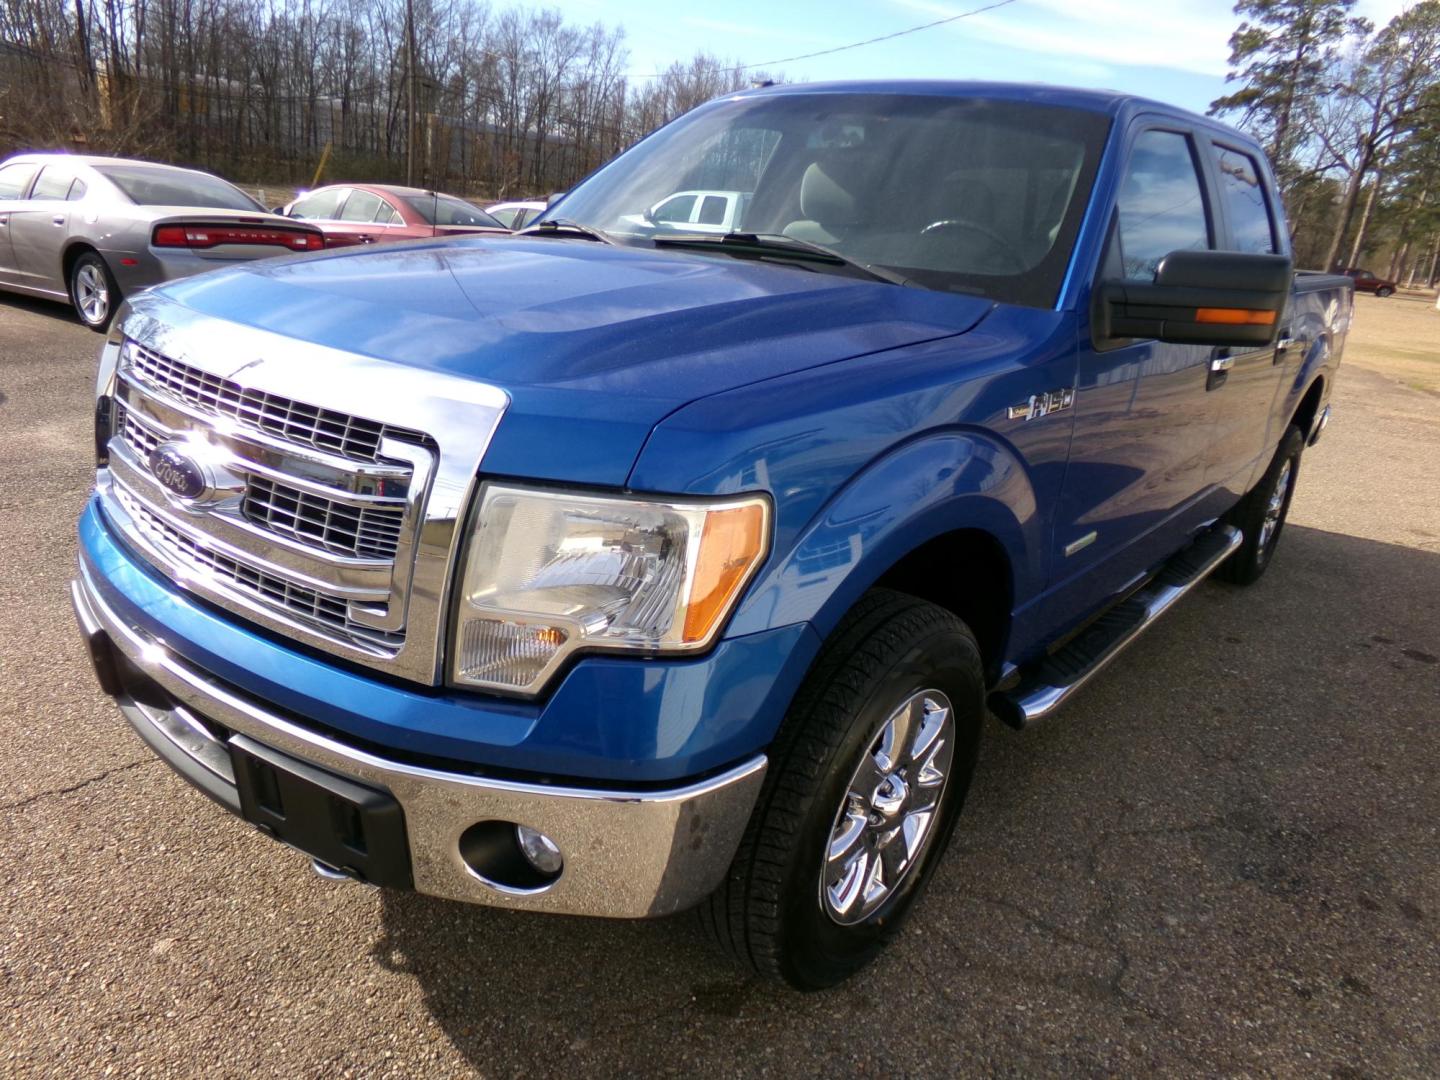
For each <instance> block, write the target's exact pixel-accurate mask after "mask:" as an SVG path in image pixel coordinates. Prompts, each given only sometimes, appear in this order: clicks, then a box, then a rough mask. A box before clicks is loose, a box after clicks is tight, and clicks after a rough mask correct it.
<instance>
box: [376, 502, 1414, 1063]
mask: <svg viewBox="0 0 1440 1080" xmlns="http://www.w3.org/2000/svg"><path fill="white" fill-rule="evenodd" d="M1411 531H1412V532H1416V535H1415V537H1414V543H1415V545H1416V546H1414V547H1408V546H1401V545H1396V544H1386V543H1380V542H1376V541H1371V540H1366V539H1361V538H1358V537H1353V536H1346V535H1340V534H1336V533H1328V532H1323V531H1320V530H1316V529H1309V528H1303V527H1299V526H1295V525H1291V526H1290V527H1288V528H1287V531H1286V534H1285V537H1284V542H1283V543H1282V545H1281V549H1280V551H1279V553H1278V554H1277V556H1276V561H1275V564H1274V565H1273V566H1272V568H1271V571H1270V573H1269V574H1268V575H1267V576H1266V578H1265V579H1264V580H1262V581H1261V582H1260V583H1259V584H1258V585H1257V586H1255V587H1253V588H1251V589H1248V590H1241V589H1236V588H1232V587H1229V586H1223V585H1218V584H1207V585H1206V586H1204V587H1202V588H1200V589H1197V590H1196V591H1195V593H1194V594H1192V596H1191V597H1189V598H1187V599H1186V600H1185V602H1184V603H1182V604H1180V605H1179V606H1178V607H1177V608H1176V609H1175V610H1174V611H1173V612H1172V613H1171V614H1169V615H1168V616H1167V617H1166V618H1165V619H1164V620H1162V621H1161V622H1160V623H1159V624H1157V625H1156V626H1155V627H1154V628H1153V629H1152V630H1151V631H1150V632H1149V633H1148V634H1146V635H1145V636H1144V637H1143V638H1142V639H1141V640H1140V641H1139V642H1138V643H1137V644H1136V645H1135V646H1134V647H1133V648H1131V649H1130V650H1129V651H1128V652H1127V653H1125V654H1124V655H1123V656H1122V657H1120V658H1118V659H1117V660H1116V661H1115V663H1114V664H1113V665H1111V667H1110V668H1109V669H1108V670H1107V671H1106V672H1104V673H1103V674H1102V675H1101V676H1100V677H1099V678H1098V679H1097V680H1096V681H1095V683H1094V684H1093V685H1092V686H1090V687H1087V689H1086V690H1085V692H1084V693H1083V694H1082V695H1081V696H1080V698H1079V700H1077V701H1076V702H1075V704H1074V705H1073V706H1071V707H1069V708H1068V709H1067V712H1066V715H1065V716H1063V717H1061V718H1058V719H1056V720H1055V721H1054V722H1051V723H1049V724H1048V725H1045V726H1039V727H1036V728H1034V729H1032V730H1030V731H1027V732H1024V733H1021V734H1020V735H1018V736H1017V735H1015V734H1013V733H1009V732H1006V731H1005V730H1004V729H1002V728H1000V727H999V726H998V725H997V724H995V723H994V722H993V721H992V722H991V723H990V725H989V726H988V728H987V731H986V740H987V741H986V743H985V746H984V748H983V749H982V754H981V761H980V766H979V770H978V772H977V776H976V781H975V784H974V786H973V788H972V791H971V794H970V800H969V804H968V806H967V808H966V813H965V815H964V817H963V818H962V820H961V825H960V828H959V829H958V830H957V833H956V838H955V841H954V843H953V844H952V847H951V849H950V852H949V855H948V858H947V860H946V862H945V864H944V865H943V866H942V867H941V869H940V872H939V873H938V874H937V875H936V877H935V878H934V880H933V882H932V885H931V889H930V892H929V895H928V896H927V897H926V898H925V900H924V901H923V902H922V903H921V905H920V907H919V909H918V910H917V911H916V912H915V915H916V918H915V919H914V920H913V921H912V923H911V924H910V926H909V927H907V929H906V931H905V933H904V934H903V935H902V936H901V938H900V939H899V940H897V941H896V942H895V943H894V946H893V947H892V949H891V950H890V951H889V953H887V955H886V956H885V957H883V958H882V959H881V960H880V961H879V962H878V963H877V964H876V965H875V967H873V968H872V969H871V970H870V971H868V972H866V973H865V974H864V975H862V976H861V977H860V978H859V979H857V980H854V981H852V982H851V983H850V984H848V985H846V986H844V987H841V988H839V989H837V990H835V991H832V992H830V993H824V994H814V995H798V994H792V993H789V992H787V991H784V990H782V989H778V988H773V987H771V986H769V985H767V984H764V983H762V982H759V981H757V980H755V979H752V978H749V977H747V976H746V975H744V974H743V973H741V972H739V971H738V970H737V969H735V968H734V967H732V966H731V965H730V964H729V962H728V960H726V959H725V958H724V957H722V956H721V955H720V954H719V953H718V952H716V951H714V950H712V948H711V946H710V945H709V943H708V942H707V941H705V940H704V939H703V937H702V935H701V933H700V931H699V929H698V927H696V926H695V925H694V923H693V922H692V921H691V920H690V919H688V918H686V917H676V918H671V919H666V920H663V921H658V922H643V923H630V922H600V921H592V920H584V919H578V918H567V917H559V916H538V915H529V914H521V913H512V912H506V911H499V910H492V909H485V908H478V907H470V906H467V905H462V904H457V903H450V902H446V901H440V900H434V899H430V898H427V897H423V896H418V895H414V894H404V893H386V894H384V895H383V899H382V916H383V927H382V930H381V936H380V938H379V940H378V942H377V944H376V946H375V949H374V958H375V960H376V962H378V963H379V964H381V965H382V966H384V967H386V968H387V969H390V970H393V971H399V972H404V973H408V974H409V975H412V976H413V977H414V978H415V980H416V981H417V983H418V984H419V987H420V989H421V991H422V993H423V995H424V999H425V1002H426V1005H427V1007H428V1009H429V1011H430V1013H431V1015H432V1016H433V1018H434V1020H435V1022H436V1023H437V1024H438V1025H439V1027H440V1028H441V1030H443V1031H444V1033H445V1035H446V1036H447V1037H448V1038H449V1040H450V1041H451V1042H452V1044H453V1045H454V1047H455V1048H456V1049H457V1050H458V1051H459V1052H460V1053H461V1054H462V1055H463V1056H464V1057H465V1058H466V1059H467V1061H468V1062H470V1063H471V1064H472V1065H473V1066H474V1067H475V1068H476V1069H477V1070H479V1071H481V1072H484V1073H486V1074H494V1075H510V1074H516V1073H522V1072H524V1073H532V1072H533V1073H545V1074H548V1073H554V1072H556V1071H559V1070H561V1069H564V1068H566V1067H567V1065H568V1066H569V1067H571V1068H576V1069H578V1068H582V1067H583V1068H584V1069H585V1070H586V1071H587V1072H588V1073H590V1074H592V1075H594V1074H601V1073H607V1072H609V1071H611V1070H614V1071H620V1070H625V1069H629V1070H635V1069H636V1068H637V1067H638V1068H643V1069H645V1071H647V1072H679V1071H683V1072H691V1073H694V1072H696V1071H697V1070H698V1071H700V1072H701V1073H702V1074H704V1073H706V1072H710V1071H716V1070H718V1071H720V1072H726V1073H729V1072H733V1071H737V1070H740V1071H744V1070H749V1069H763V1068H771V1069H776V1070H785V1069H787V1068H795V1067H799V1068H800V1071H802V1072H804V1073H806V1074H807V1075H808V1074H810V1073H812V1072H814V1071H817V1070H820V1069H822V1068H825V1067H827V1066H828V1067H831V1068H835V1069H844V1070H847V1071H852V1072H853V1071H860V1072H866V1071H871V1070H872V1069H874V1070H879V1069H880V1067H881V1064H882V1063H885V1064H886V1067H887V1069H889V1070H891V1071H899V1072H900V1073H909V1072H934V1071H940V1072H944V1071H949V1070H953V1069H955V1068H957V1067H959V1065H960V1064H961V1063H962V1062H963V1061H970V1062H971V1063H973V1065H974V1066H975V1068H977V1069H979V1068H985V1064H984V1063H986V1062H989V1064H990V1067H993V1066H994V1065H995V1063H996V1062H997V1061H1006V1062H1008V1063H1009V1064H1010V1066H1011V1067H1014V1068H1016V1069H1017V1070H1019V1071H1022V1072H1023V1071H1025V1070H1026V1069H1027V1068H1033V1069H1037V1070H1041V1071H1055V1070H1057V1069H1058V1070H1060V1071H1073V1070H1080V1071H1092V1070H1099V1071H1114V1070H1116V1069H1120V1070H1129V1069H1133V1068H1138V1067H1150V1068H1156V1067H1158V1068H1162V1069H1164V1068H1171V1069H1173V1068H1176V1067H1181V1068H1185V1069H1187V1070H1189V1069H1200V1070H1202V1071H1205V1072H1213V1071H1226V1070H1228V1069H1231V1068H1235V1069H1241V1070H1243V1069H1245V1068H1256V1067H1259V1068H1261V1069H1262V1070H1264V1069H1268V1068H1273V1067H1276V1066H1279V1065H1280V1064H1281V1063H1282V1062H1289V1063H1290V1064H1291V1065H1298V1064H1300V1063H1301V1061H1302V1060H1303V1061H1304V1062H1305V1064H1304V1065H1303V1066H1302V1067H1303V1068H1306V1069H1307V1070H1311V1069H1315V1070H1319V1071H1322V1072H1324V1071H1330V1072H1331V1073H1332V1075H1360V1074H1361V1072H1358V1071H1357V1072H1349V1073H1347V1072H1346V1071H1345V1070H1362V1071H1365V1072H1368V1071H1369V1070H1371V1069H1374V1068H1378V1069H1379V1071H1380V1072H1381V1073H1384V1072H1387V1071H1396V1070H1398V1071H1401V1072H1407V1071H1410V1070H1411V1069H1414V1068H1416V1066H1417V1064H1418V1063H1420V1062H1422V1061H1423V1060H1425V1058H1426V1057H1427V1056H1429V1057H1430V1058H1432V1059H1433V1058H1434V1055H1435V1054H1436V1047H1437V1046H1440V1042H1437V1041H1436V1035H1437V1032H1436V1028H1435V1023H1436V1022H1435V1019H1434V1018H1435V1016H1436V1015H1440V989H1437V983H1440V980H1437V978H1436V976H1437V974H1440V973H1437V972H1436V971H1434V970H1432V968H1433V962H1432V959H1433V945H1434V926H1435V920H1436V919H1437V918H1440V910H1437V908H1440V898H1437V897H1436V896H1435V895H1434V888H1433V878H1431V879H1429V880H1428V881H1427V878H1426V875H1427V873H1429V870H1428V869H1427V868H1428V867H1433V866H1434V865H1436V862H1437V860H1440V840H1437V838H1436V836H1435V834H1434V831H1433V828H1432V826H1431V825H1430V823H1431V822H1433V821H1434V820H1435V819H1436V816H1437V815H1440V792H1437V790H1436V785H1434V784H1433V782H1432V778H1431V777H1432V774H1431V770H1432V768H1433V765H1432V763H1433V762H1434V761H1435V760H1437V755H1440V725H1437V724H1435V723H1434V721H1435V718H1436V715H1437V713H1440V661H1437V656H1440V619H1437V617H1436V614H1437V612H1440V550H1437V546H1440V537H1428V536H1426V535H1424V534H1422V533H1419V532H1418V531H1416V530H1411ZM1407 1017H1408V1018H1412V1019H1404V1018H1407ZM1412 1020H1413V1025H1418V1026H1413V1025H1412ZM742 1025H743V1032H744V1034H743V1036H741V1035H740V1032H741V1031H742ZM1407 1025H1412V1026H1407ZM877 1031H884V1032H887V1033H888V1034H887V1035H886V1036H885V1038H883V1039H881V1040H880V1041H879V1042H877V1041H876V1039H877V1035H876V1032H877ZM1407 1031H1408V1032H1410V1034H1408V1035H1407V1034H1404V1033H1405V1032H1407ZM737 1038H743V1042H737ZM1300 1047H1304V1048H1305V1050H1306V1054H1305V1057H1304V1058H1303V1059H1302V1058H1301V1056H1300V1050H1299V1049H1298V1048H1300ZM1357 1047H1360V1048H1364V1054H1363V1056H1362V1057H1361V1058H1360V1059H1358V1060H1357V1058H1356V1054H1357V1050H1356V1048H1357ZM1311 1054H1313V1055H1314V1056H1313V1058H1312V1057H1310V1055H1311ZM802 1062H803V1063H804V1064H803V1065H801V1064H800V1063H802ZM867 1063H868V1065H867ZM1431 1063H1432V1064H1437V1063H1436V1062H1434V1061H1433V1060H1432V1062H1431ZM1282 1068H1283V1066H1282ZM597 1070H598V1072H597ZM1335 1070H1339V1071H1338V1072H1337V1071H1335ZM1421 1071H1422V1072H1423V1071H1425V1070H1423V1069H1422V1070H1421Z"/></svg>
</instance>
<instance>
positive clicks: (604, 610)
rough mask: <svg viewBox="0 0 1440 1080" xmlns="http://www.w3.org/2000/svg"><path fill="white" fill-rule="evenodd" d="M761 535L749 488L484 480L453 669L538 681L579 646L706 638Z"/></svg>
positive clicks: (688, 643)
mask: <svg viewBox="0 0 1440 1080" xmlns="http://www.w3.org/2000/svg"><path fill="white" fill-rule="evenodd" d="M769 538H770V504H769V503H768V502H767V501H766V500H765V499H763V498H760V497H758V496H749V497H744V498H732V499H723V500H716V501H714V502H709V503H667V502H655V501H650V500H642V499H628V498H616V497H611V496H602V495H577V494H567V493H564V492H550V491H539V490H527V489H523V488H515V487H507V486H504V485H500V484H487V485H486V486H485V488H484V489H483V491H482V492H481V496H480V507H479V510H478V512H477V513H476V517H475V526H474V534H473V535H472V536H471V537H470V546H469V551H468V553H467V554H466V557H465V570H464V574H463V576H462V578H461V584H460V598H459V605H458V616H457V618H456V620H455V641H454V647H453V649H452V650H451V655H452V656H453V658H454V659H453V661H452V664H451V677H452V681H453V682H455V683H458V684H462V685H466V686H482V687H487V688H490V689H495V690H507V691H511V692H519V693H535V692H536V691H538V690H539V689H540V688H541V687H542V686H543V685H544V683H545V681H546V680H547V679H548V678H549V677H550V675H551V674H552V673H553V672H554V671H555V669H556V668H557V667H559V665H560V663H561V662H562V661H563V660H564V659H565V657H566V656H568V655H569V654H570V653H572V652H574V651H576V650H577V649H611V650H637V651H642V652H685V651H689V650H694V649H703V648H704V647H706V646H707V645H709V644H710V643H711V642H712V641H713V640H714V639H715V635H716V634H717V633H719V631H720V627H721V625H722V624H723V623H724V621H725V618H726V616H728V615H729V614H730V610H731V609H732V608H733V607H734V605H735V601H736V599H737V598H738V597H739V595H740V593H741V590H743V589H744V588H745V585H746V584H747V583H748V582H749V580H750V577H751V575H752V574H754V572H755V570H756V569H757V568H758V567H759V565H760V563H761V561H762V560H763V559H764V558H765V553H766V551H767V550H768V548H769Z"/></svg>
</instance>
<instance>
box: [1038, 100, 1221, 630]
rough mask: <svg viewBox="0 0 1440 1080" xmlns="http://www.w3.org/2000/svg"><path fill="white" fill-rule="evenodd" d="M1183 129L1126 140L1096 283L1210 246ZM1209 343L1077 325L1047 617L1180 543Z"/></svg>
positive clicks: (1205, 207) (1211, 234)
mask: <svg viewBox="0 0 1440 1080" xmlns="http://www.w3.org/2000/svg"><path fill="white" fill-rule="evenodd" d="M1201 160H1202V159H1201V158H1200V157H1199V155H1198V153H1197V147H1196V144H1195V139H1194V136H1193V135H1192V134H1191V133H1190V132H1188V131H1181V130H1177V129H1174V128H1173V127H1172V126H1170V125H1168V124H1167V125H1166V126H1164V127H1160V126H1153V127H1142V128H1141V129H1140V130H1139V131H1137V132H1136V133H1135V134H1134V135H1133V137H1132V140H1131V144H1130V151H1129V155H1128V158H1127V162H1126V166H1125V173H1124V176H1123V179H1122V181H1121V185H1120V194H1119V196H1118V198H1117V202H1116V207H1115V213H1114V219H1113V223H1112V227H1111V233H1110V239H1109V242H1108V245H1107V248H1106V254H1105V258H1104V260H1103V261H1102V264H1101V266H1100V267H1099V270H1098V272H1097V273H1096V278H1095V280H1096V282H1097V283H1098V282H1099V281H1101V280H1110V279H1115V278H1122V277H1123V278H1130V279H1138V280H1153V278H1154V276H1155V269H1156V267H1157V265H1158V264H1159V262H1160V259H1161V258H1163V257H1164V256H1165V255H1167V254H1169V253H1170V252H1172V251H1177V250H1182V249H1188V250H1198V251H1203V250H1211V249H1213V248H1214V247H1215V241H1216V231H1215V226H1214V224H1213V222H1214V215H1213V214H1212V211H1211V200H1210V194H1209V190H1208V188H1207V185H1206V180H1205V177H1206V173H1205V171H1204V170H1203V169H1202V168H1201V165H1200V162H1201ZM1214 354H1215V349H1214V348H1212V347H1211V346H1208V345H1175V344H1168V343H1165V342H1159V341H1150V340H1130V341H1123V342H1120V343H1118V344H1113V345H1112V344H1107V345H1105V346H1103V347H1102V346H1101V345H1097V344H1095V343H1094V341H1093V338H1092V335H1091V333H1090V330H1089V327H1088V323H1087V325H1084V326H1082V328H1081V344H1080V355H1079V364H1078V370H1077V374H1076V386H1075V405H1074V408H1075V427H1074V436H1073V441H1072V444H1071V454H1070V464H1069V467H1068V469H1067V471H1066V474H1065V486H1064V490H1063V492H1062V494H1061V500H1060V506H1059V510H1058V513H1057V515H1056V526H1055V538H1054V547H1053V551H1052V555H1051V566H1052V567H1053V570H1052V581H1053V582H1054V585H1055V599H1054V603H1056V604H1057V605H1059V607H1058V609H1057V610H1056V612H1055V615H1056V621H1057V624H1058V623H1061V622H1064V623H1066V624H1073V623H1075V622H1077V621H1079V620H1080V619H1082V618H1084V617H1085V616H1086V615H1087V614H1089V613H1090V612H1093V611H1094V610H1095V609H1096V608H1098V607H1099V606H1101V605H1103V604H1104V603H1106V602H1107V601H1108V600H1109V599H1110V598H1112V597H1113V596H1114V595H1115V594H1117V593H1119V592H1121V591H1123V590H1124V589H1125V588H1126V587H1127V586H1128V585H1130V584H1131V583H1132V582H1133V580H1134V579H1135V578H1136V577H1137V575H1140V574H1142V573H1143V572H1145V571H1147V570H1149V569H1150V568H1152V567H1153V566H1154V565H1155V564H1156V563H1158V562H1159V561H1161V560H1163V559H1164V558H1165V557H1167V556H1168V555H1170V554H1171V553H1173V552H1174V551H1176V550H1177V549H1178V548H1179V547H1181V546H1182V545H1183V543H1184V541H1185V538H1186V536H1187V534H1188V531H1189V530H1191V529H1193V528H1194V527H1196V526H1197V525H1198V524H1199V523H1200V522H1201V521H1203V520H1204V518H1205V515H1206V514H1207V513H1210V514H1212V516H1213V511H1212V509H1211V508H1210V507H1209V506H1208V505H1207V503H1206V498H1205V492H1206V475H1205V474H1206V465H1207V462H1208V457H1209V449H1210V444H1211V440H1212V438H1213V434H1214V428H1215V418H1216V412H1215V410H1216V403H1215V397H1214V395H1213V394H1211V393H1210V392H1209V391H1208V390H1207V380H1208V377H1209V373H1210V362H1211V360H1212V358H1213V356H1214Z"/></svg>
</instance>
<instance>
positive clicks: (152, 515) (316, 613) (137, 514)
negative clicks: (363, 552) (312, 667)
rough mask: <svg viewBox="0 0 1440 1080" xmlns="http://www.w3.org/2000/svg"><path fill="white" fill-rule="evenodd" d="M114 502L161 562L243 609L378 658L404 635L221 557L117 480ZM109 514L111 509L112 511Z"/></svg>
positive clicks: (335, 600)
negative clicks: (267, 611) (303, 626)
mask: <svg viewBox="0 0 1440 1080" xmlns="http://www.w3.org/2000/svg"><path fill="white" fill-rule="evenodd" d="M112 490H113V492H114V495H115V504H116V505H118V506H119V507H120V508H122V509H123V510H124V512H125V514H126V516H127V517H128V519H129V521H130V523H131V524H132V526H133V528H132V530H131V536H132V538H138V539H140V540H141V542H142V543H143V544H144V545H145V546H146V547H148V548H149V550H150V552H151V553H152V555H158V556H159V557H160V558H161V559H162V560H163V561H164V562H166V563H169V564H170V565H172V566H179V567H181V568H183V569H184V570H185V572H186V573H187V574H188V575H190V576H191V577H192V578H198V579H202V580H204V581H205V583H206V584H207V585H209V586H210V587H211V588H219V589H221V590H223V591H224V592H226V593H229V594H231V595H232V596H236V597H237V598H239V599H241V600H242V602H244V603H246V604H248V605H255V604H259V605H262V606H264V607H266V608H272V609H273V608H278V609H280V610H281V611H283V612H284V613H285V614H286V615H288V616H290V617H291V618H292V619H298V620H302V621H303V622H306V623H310V624H312V625H313V626H315V627H316V628H317V629H318V630H320V632H321V633H324V634H326V635H327V636H334V635H335V634H336V633H337V632H338V633H339V634H341V635H343V637H344V639H345V641H346V643H347V644H350V645H352V646H354V645H364V646H367V647H368V648H369V649H371V650H372V651H376V650H378V652H377V655H393V653H394V651H395V648H396V647H397V646H398V645H399V644H400V643H401V642H402V641H403V640H404V638H403V635H394V634H385V633H382V632H379V631H375V630H371V629H369V628H367V627H363V626H360V625H359V624H357V623H354V622H352V621H351V619H350V618H349V616H348V614H347V613H348V610H349V601H348V600H347V599H346V598H344V597H337V596H335V595H333V594H331V593H327V592H325V591H323V590H320V589H314V588H308V587H306V586H304V585H300V584H297V583H296V582H293V581H289V580H287V579H285V578H282V577H277V576H275V575H274V574H271V573H267V572H266V571H264V570H261V569H257V568H256V567H254V566H252V565H248V564H247V563H246V562H244V561H242V560H240V559H237V558H234V557H232V556H231V555H229V554H226V553H225V552H223V551H222V550H219V549H217V548H216V547H215V546H213V545H210V544H207V543H206V542H205V541H204V540H203V539H198V538H196V537H195V536H193V535H189V534H187V533H186V532H184V531H182V530H180V529H178V528H176V527H175V525H174V524H172V523H171V522H169V521H167V520H166V519H165V518H164V517H163V516H162V515H161V514H160V513H158V512H156V511H155V510H154V509H152V508H151V507H150V506H148V505H146V504H145V503H144V502H142V501H141V500H140V499H138V498H137V497H136V496H135V495H134V494H133V493H132V492H130V491H128V490H126V488H125V487H124V486H123V485H122V484H120V483H118V482H116V483H114V484H113V487H112ZM112 513H113V510H112Z"/></svg>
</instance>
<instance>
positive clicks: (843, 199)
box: [800, 161, 860, 225]
mask: <svg viewBox="0 0 1440 1080" xmlns="http://www.w3.org/2000/svg"><path fill="white" fill-rule="evenodd" d="M839 172H840V170H839V169H838V168H836V165H835V163H834V162H821V161H816V162H814V163H812V164H811V165H810V167H809V168H807V169H806V170H805V175H804V176H803V177H801V178H800V212H801V213H802V214H804V215H805V216H806V217H807V218H809V219H810V220H811V221H818V222H821V223H823V224H825V225H854V224H856V223H857V222H858V221H859V220H860V215H859V212H858V210H859V208H858V207H857V205H856V201H855V196H854V194H852V193H851V192H850V191H848V190H847V189H846V188H844V187H843V186H841V184H840V181H839V180H838V179H836V176H837V174H838V173H839Z"/></svg>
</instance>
